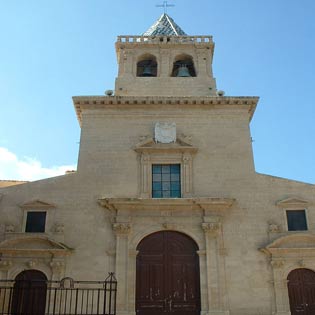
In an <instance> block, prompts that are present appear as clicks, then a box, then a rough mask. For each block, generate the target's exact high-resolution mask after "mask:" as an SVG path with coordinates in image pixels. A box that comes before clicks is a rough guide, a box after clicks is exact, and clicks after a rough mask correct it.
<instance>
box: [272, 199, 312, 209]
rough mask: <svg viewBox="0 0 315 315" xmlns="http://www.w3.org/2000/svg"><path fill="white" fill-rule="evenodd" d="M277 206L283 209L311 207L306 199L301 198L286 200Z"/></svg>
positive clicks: (279, 202) (278, 202)
mask: <svg viewBox="0 0 315 315" xmlns="http://www.w3.org/2000/svg"><path fill="white" fill-rule="evenodd" d="M276 205H277V206H278V207H281V208H295V207H298V208H302V209H304V208H307V207H308V206H309V202H308V201H307V200H304V199H299V198H286V199H283V200H280V201H277V202H276Z"/></svg>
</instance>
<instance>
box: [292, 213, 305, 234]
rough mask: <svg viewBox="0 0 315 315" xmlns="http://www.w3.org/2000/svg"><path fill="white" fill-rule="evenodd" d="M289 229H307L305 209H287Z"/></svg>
mask: <svg viewBox="0 0 315 315" xmlns="http://www.w3.org/2000/svg"><path fill="white" fill-rule="evenodd" d="M287 221H288V231H306V230H307V223H306V214H305V210H287Z"/></svg>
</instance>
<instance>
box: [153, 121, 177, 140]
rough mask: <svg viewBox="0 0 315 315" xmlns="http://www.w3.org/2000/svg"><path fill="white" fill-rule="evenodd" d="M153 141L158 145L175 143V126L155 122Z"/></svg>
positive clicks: (173, 124)
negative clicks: (158, 143)
mask: <svg viewBox="0 0 315 315" xmlns="http://www.w3.org/2000/svg"><path fill="white" fill-rule="evenodd" d="M154 140H155V142H160V143H172V142H176V124H175V123H174V122H173V123H166V122H164V123H163V122H157V123H156V124H155V129H154Z"/></svg>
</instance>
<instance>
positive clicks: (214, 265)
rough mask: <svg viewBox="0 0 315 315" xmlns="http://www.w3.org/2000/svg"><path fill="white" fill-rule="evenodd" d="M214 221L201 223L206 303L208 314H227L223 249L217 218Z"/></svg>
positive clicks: (219, 224)
mask: <svg viewBox="0 0 315 315" xmlns="http://www.w3.org/2000/svg"><path fill="white" fill-rule="evenodd" d="M213 221H214V222H205V223H202V229H203V230H204V233H205V240H206V264H207V274H206V275H207V282H208V283H207V285H208V305H209V312H208V314H209V315H210V314H211V315H223V314H229V311H228V306H227V303H226V301H227V296H226V295H227V294H226V285H225V264H224V254H225V250H224V248H223V247H222V244H223V240H222V239H221V238H222V235H221V223H220V222H218V218H214V220H213Z"/></svg>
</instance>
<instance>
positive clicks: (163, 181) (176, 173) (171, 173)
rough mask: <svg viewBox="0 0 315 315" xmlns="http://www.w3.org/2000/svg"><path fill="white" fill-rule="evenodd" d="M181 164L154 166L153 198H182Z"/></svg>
mask: <svg viewBox="0 0 315 315" xmlns="http://www.w3.org/2000/svg"><path fill="white" fill-rule="evenodd" d="M180 190H181V189H180V164H153V165H152V197H153V198H180V197H181V193H180Z"/></svg>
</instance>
